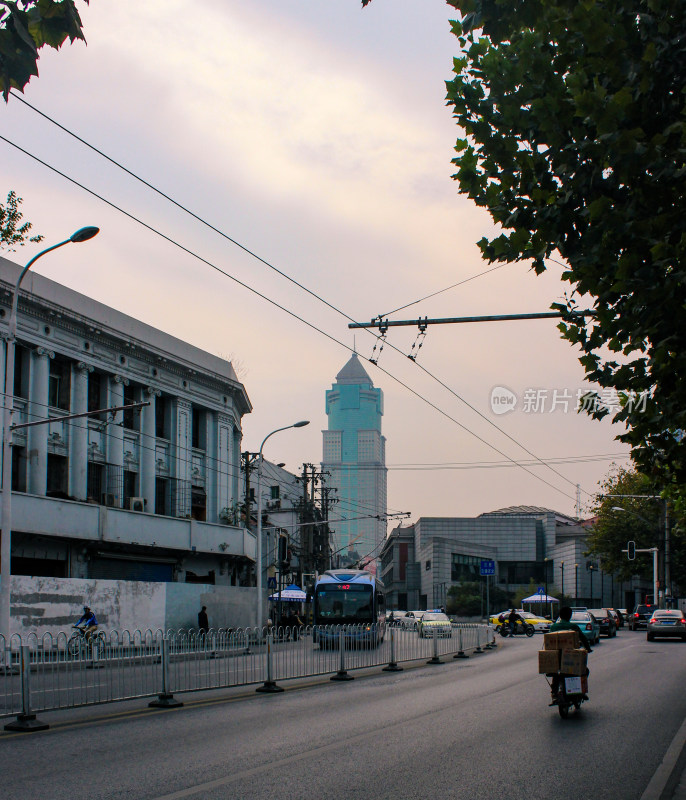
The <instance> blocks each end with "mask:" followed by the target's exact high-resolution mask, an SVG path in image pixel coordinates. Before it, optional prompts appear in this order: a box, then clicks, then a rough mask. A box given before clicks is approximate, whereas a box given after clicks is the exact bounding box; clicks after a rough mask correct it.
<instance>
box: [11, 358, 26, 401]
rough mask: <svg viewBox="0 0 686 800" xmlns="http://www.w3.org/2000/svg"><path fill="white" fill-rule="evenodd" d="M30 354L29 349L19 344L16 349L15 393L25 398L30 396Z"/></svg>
mask: <svg viewBox="0 0 686 800" xmlns="http://www.w3.org/2000/svg"><path fill="white" fill-rule="evenodd" d="M28 356H29V351H28V350H27V349H26V348H25V347H22V346H21V345H20V344H18V345H17V346H16V349H15V351H14V394H15V396H16V397H23V398H24V399H25V400H28V397H29V370H28V369H27V366H28V365H27V363H26V362H27V360H28Z"/></svg>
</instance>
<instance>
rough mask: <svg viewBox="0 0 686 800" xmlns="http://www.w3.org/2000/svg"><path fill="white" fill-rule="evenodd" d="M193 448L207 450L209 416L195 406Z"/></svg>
mask: <svg viewBox="0 0 686 800" xmlns="http://www.w3.org/2000/svg"><path fill="white" fill-rule="evenodd" d="M192 439H193V447H195V448H196V449H197V450H205V449H206V448H207V414H206V412H205V411H203V410H202V409H201V408H196V407H195V406H193V431H192Z"/></svg>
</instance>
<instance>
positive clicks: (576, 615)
mask: <svg viewBox="0 0 686 800" xmlns="http://www.w3.org/2000/svg"><path fill="white" fill-rule="evenodd" d="M570 622H573V623H574V624H575V625H578V626H579V628H580V629H581V631H582V633H583V634H584V636H585V637H586V638H587V639H588V641H589V643H590V644H592V645H593V644H598V642H599V641H600V626H599V625H598V622H597V621H596V618H595V617H594V616H593V614H591V613H590V612H589V611H572V618H571V619H570Z"/></svg>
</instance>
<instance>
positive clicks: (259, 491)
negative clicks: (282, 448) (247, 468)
mask: <svg viewBox="0 0 686 800" xmlns="http://www.w3.org/2000/svg"><path fill="white" fill-rule="evenodd" d="M309 424H310V421H309V419H304V420H300V422H294V423H293V424H292V425H285V426H284V427H283V428H277V429H276V430H275V431H272V432H271V433H268V434H267V435H266V436H265V437H264V439H262V444H261V445H260V453H259V455H258V457H257V548H256V553H255V560H256V561H257V582H256V583H257V621H256V623H255V624H256V626H257V627H258V628H259V627H260V626H261V625H262V464H263V455H262V448H263V447H264V443H265V442H266V441H267V439H269V437H270V436H273V435H274V434H275V433H279V431H287V430H289V429H290V428H304V427H305V425H309Z"/></svg>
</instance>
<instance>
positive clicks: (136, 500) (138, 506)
mask: <svg viewBox="0 0 686 800" xmlns="http://www.w3.org/2000/svg"><path fill="white" fill-rule="evenodd" d="M129 509H130V510H131V511H145V498H144V497H130V498H129Z"/></svg>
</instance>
